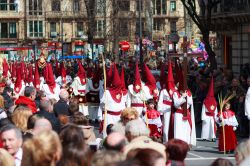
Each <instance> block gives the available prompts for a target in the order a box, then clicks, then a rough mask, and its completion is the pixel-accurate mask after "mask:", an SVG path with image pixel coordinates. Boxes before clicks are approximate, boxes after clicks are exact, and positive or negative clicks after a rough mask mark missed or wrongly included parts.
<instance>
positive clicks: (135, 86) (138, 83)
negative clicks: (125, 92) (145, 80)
mask: <svg viewBox="0 0 250 166" xmlns="http://www.w3.org/2000/svg"><path fill="white" fill-rule="evenodd" d="M141 89H142V86H141V76H140V71H139V67H138V62H136V64H135V79H134V83H133V90H134V91H135V92H136V93H138V92H140V91H141Z"/></svg>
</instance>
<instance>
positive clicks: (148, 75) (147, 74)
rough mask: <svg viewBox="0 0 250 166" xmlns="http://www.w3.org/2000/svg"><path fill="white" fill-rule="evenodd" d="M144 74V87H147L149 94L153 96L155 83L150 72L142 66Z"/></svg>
mask: <svg viewBox="0 0 250 166" xmlns="http://www.w3.org/2000/svg"><path fill="white" fill-rule="evenodd" d="M144 74H145V79H146V81H145V85H146V86H148V88H149V89H150V93H151V94H153V93H154V91H155V90H156V89H157V87H156V81H155V77H154V76H153V74H152V73H151V71H150V70H149V68H148V66H147V65H146V64H144Z"/></svg>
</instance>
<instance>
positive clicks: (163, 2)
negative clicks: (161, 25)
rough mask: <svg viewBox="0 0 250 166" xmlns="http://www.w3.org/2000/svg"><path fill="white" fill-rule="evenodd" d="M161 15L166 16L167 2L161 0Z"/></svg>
mask: <svg viewBox="0 0 250 166" xmlns="http://www.w3.org/2000/svg"><path fill="white" fill-rule="evenodd" d="M162 14H167V1H166V0H162Z"/></svg>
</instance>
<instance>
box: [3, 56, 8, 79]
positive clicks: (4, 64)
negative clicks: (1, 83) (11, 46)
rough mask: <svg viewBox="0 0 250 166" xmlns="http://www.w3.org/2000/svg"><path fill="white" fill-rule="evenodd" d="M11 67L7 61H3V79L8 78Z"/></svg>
mask: <svg viewBox="0 0 250 166" xmlns="http://www.w3.org/2000/svg"><path fill="white" fill-rule="evenodd" d="M8 71H9V65H8V63H7V61H6V59H5V58H4V59H3V77H8Z"/></svg>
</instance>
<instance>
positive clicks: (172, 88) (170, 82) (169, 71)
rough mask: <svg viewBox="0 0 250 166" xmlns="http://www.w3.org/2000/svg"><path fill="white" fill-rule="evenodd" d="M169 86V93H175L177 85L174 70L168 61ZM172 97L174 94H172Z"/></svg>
mask: <svg viewBox="0 0 250 166" xmlns="http://www.w3.org/2000/svg"><path fill="white" fill-rule="evenodd" d="M167 81H168V82H167V84H168V91H169V92H170V90H171V91H172V93H173V92H174V91H175V84H174V77H173V70H172V63H171V61H170V60H169V61H168V79H167ZM171 95H172V94H171Z"/></svg>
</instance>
